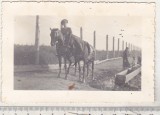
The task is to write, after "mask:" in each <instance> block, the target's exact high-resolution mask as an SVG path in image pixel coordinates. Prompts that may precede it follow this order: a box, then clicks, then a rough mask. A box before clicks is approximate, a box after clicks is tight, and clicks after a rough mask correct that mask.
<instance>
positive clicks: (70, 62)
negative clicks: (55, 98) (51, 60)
mask: <svg viewBox="0 0 160 115" xmlns="http://www.w3.org/2000/svg"><path fill="white" fill-rule="evenodd" d="M68 61H69V66H68V69H67V73H66V76H65V79H67V76H68V74H69V70H70V67H71V64H72V61H71V60H70V59H69V60H68Z"/></svg>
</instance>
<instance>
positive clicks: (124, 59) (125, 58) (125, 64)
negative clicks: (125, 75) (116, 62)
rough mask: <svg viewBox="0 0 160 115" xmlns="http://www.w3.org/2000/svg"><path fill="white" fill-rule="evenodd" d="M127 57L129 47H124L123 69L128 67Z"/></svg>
mask: <svg viewBox="0 0 160 115" xmlns="http://www.w3.org/2000/svg"><path fill="white" fill-rule="evenodd" d="M128 57H129V48H128V47H126V49H125V50H124V52H123V69H126V68H129V67H130V64H129V61H128Z"/></svg>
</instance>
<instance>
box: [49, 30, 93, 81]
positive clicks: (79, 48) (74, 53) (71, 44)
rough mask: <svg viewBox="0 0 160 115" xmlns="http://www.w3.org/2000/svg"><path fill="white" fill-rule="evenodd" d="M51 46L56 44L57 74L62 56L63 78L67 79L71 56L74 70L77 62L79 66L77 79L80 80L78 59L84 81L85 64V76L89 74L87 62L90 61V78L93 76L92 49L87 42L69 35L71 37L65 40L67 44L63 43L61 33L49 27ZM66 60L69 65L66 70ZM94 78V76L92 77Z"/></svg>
mask: <svg viewBox="0 0 160 115" xmlns="http://www.w3.org/2000/svg"><path fill="white" fill-rule="evenodd" d="M50 36H51V46H54V45H56V51H57V56H58V61H59V74H58V76H60V74H61V62H62V58H64V66H65V78H66V79H67V75H68V73H69V70H70V66H71V63H72V62H71V57H74V59H75V72H76V66H77V64H78V67H79V80H80V81H81V65H80V61H83V79H82V81H83V82H85V66H87V76H88V75H89V64H90V63H92V78H93V70H94V51H93V52H91V49H93V48H91V46H90V45H89V43H88V42H85V41H83V40H81V39H80V38H79V37H77V36H74V35H71V37H70V38H69V39H68V41H67V46H66V45H64V40H63V35H62V33H61V31H60V30H58V29H51V34H50ZM66 60H68V61H69V66H68V69H67V71H66ZM93 79H94V78H93Z"/></svg>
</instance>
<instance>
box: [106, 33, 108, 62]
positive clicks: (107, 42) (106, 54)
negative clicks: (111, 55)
mask: <svg viewBox="0 0 160 115" xmlns="http://www.w3.org/2000/svg"><path fill="white" fill-rule="evenodd" d="M106 58H107V59H108V35H106Z"/></svg>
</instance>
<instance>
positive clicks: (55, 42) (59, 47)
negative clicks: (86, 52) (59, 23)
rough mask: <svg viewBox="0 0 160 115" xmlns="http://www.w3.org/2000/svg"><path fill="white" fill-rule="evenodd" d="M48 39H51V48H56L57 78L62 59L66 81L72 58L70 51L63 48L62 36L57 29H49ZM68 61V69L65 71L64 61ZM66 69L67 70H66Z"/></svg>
mask: <svg viewBox="0 0 160 115" xmlns="http://www.w3.org/2000/svg"><path fill="white" fill-rule="evenodd" d="M50 30H51V33H50V37H51V43H50V44H51V46H56V52H57V57H58V62H59V73H58V77H60V74H61V64H62V58H64V68H65V79H67V74H68V73H69V69H70V66H71V63H72V61H71V57H72V52H71V51H70V49H69V48H66V47H65V46H64V40H63V35H62V33H61V31H60V30H59V29H58V28H53V29H51V28H50ZM67 60H68V61H69V67H68V69H67V65H66V61H67ZM66 69H67V70H66Z"/></svg>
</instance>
